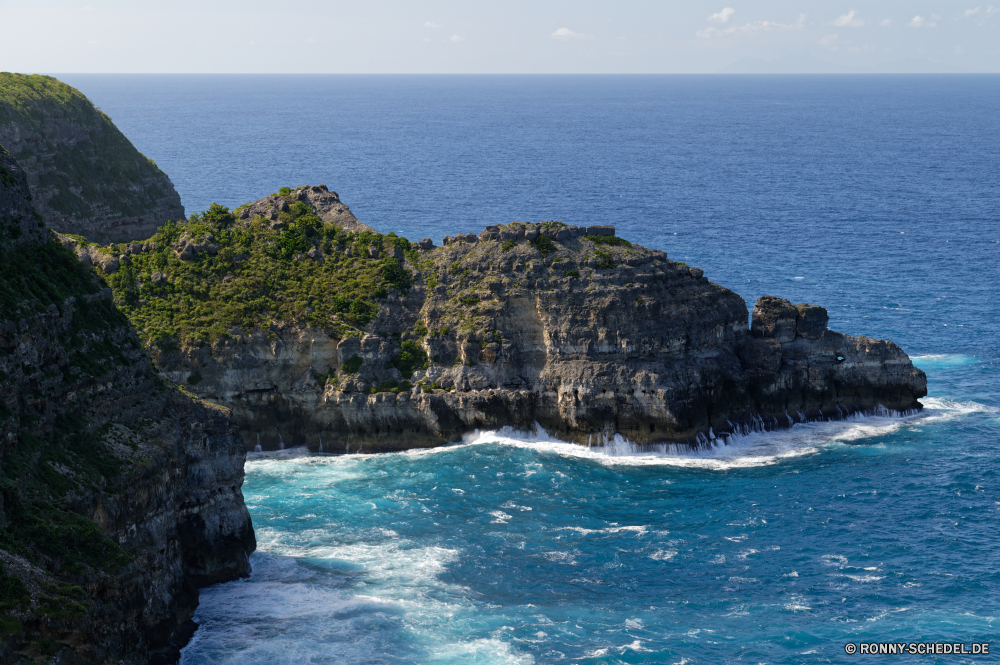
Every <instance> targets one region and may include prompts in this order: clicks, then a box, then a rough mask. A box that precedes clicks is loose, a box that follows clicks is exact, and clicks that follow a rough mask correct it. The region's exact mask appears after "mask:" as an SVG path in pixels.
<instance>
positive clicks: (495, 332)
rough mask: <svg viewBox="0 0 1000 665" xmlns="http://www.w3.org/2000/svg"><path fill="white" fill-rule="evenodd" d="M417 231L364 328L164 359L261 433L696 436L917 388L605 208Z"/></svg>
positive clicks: (868, 352) (291, 440) (305, 332)
mask: <svg viewBox="0 0 1000 665" xmlns="http://www.w3.org/2000/svg"><path fill="white" fill-rule="evenodd" d="M415 249H416V251H415V252H411V253H410V254H407V256H406V260H405V262H404V267H405V268H406V269H408V270H409V271H410V272H411V274H412V285H411V287H410V288H409V289H407V290H403V291H397V290H394V289H390V290H389V292H388V296H387V297H386V298H384V299H383V300H381V301H380V305H379V312H378V316H377V317H376V318H375V319H374V320H372V321H371V322H370V323H368V324H367V325H365V326H363V327H362V328H360V329H357V328H355V329H353V330H351V329H349V328H345V327H343V326H342V325H340V324H337V323H336V322H337V321H339V319H334V320H331V323H330V326H329V327H323V326H317V325H307V324H305V323H304V322H296V321H286V322H283V323H275V324H274V325H272V326H271V328H270V329H268V330H256V331H241V330H233V331H231V333H232V335H231V336H230V337H227V338H223V339H219V340H217V341H216V342H215V343H213V344H210V345H209V344H202V345H197V346H186V347H184V348H182V349H180V350H174V351H161V350H154V359H155V362H156V364H157V366H158V367H159V368H160V369H161V370H162V371H163V372H164V373H165V374H166V375H167V376H169V377H171V378H172V379H173V380H175V381H178V382H184V381H187V382H189V383H190V384H192V385H191V387H192V389H193V390H194V391H196V392H197V393H198V394H199V395H201V396H203V397H205V398H206V399H209V400H212V401H215V402H217V403H219V404H224V405H225V406H227V407H229V408H231V409H232V410H233V412H234V415H235V416H236V419H237V421H238V422H239V423H240V430H241V433H242V434H243V439H244V442H245V443H246V445H247V447H248V448H249V449H251V450H253V449H254V448H256V447H257V446H258V445H259V446H260V447H261V448H262V449H274V448H277V447H280V446H282V445H284V446H288V445H293V444H303V443H305V444H307V445H308V446H309V447H310V448H311V449H314V450H316V449H319V447H320V445H322V446H323V450H326V451H333V452H344V451H347V450H350V451H358V450H361V451H383V450H398V449H403V448H409V447H415V446H433V445H440V444H443V443H447V442H449V441H454V440H456V439H458V438H459V437H460V436H461V435H462V434H463V433H465V432H468V431H471V430H473V429H476V428H497V427H502V426H513V427H517V428H524V429H530V428H532V427H533V426H534V424H535V423H539V424H540V425H542V426H543V427H545V428H546V429H547V430H549V431H550V432H551V433H554V434H556V435H557V436H560V437H562V438H564V439H566V440H571V441H577V442H599V441H602V440H604V439H605V438H606V437H608V436H610V435H612V434H614V433H620V434H622V435H624V436H626V437H628V438H629V439H631V440H632V441H634V442H636V443H638V444H656V443H660V442H688V443H692V444H695V443H697V442H699V441H704V440H705V439H706V438H711V437H718V436H723V435H725V434H727V433H732V432H739V431H745V430H746V429H748V428H750V429H767V428H776V427H787V426H789V425H791V424H793V423H795V422H803V421H808V420H816V419H827V418H840V417H843V416H846V415H848V414H853V413H858V412H866V411H873V410H883V409H885V410H889V411H895V412H905V411H909V410H912V409H919V408H921V407H920V403H919V402H918V401H917V400H918V399H919V398H920V397H922V396H923V395H925V394H926V378H925V376H924V374H923V372H921V371H920V370H919V369H916V368H915V367H913V365H912V364H911V363H910V360H909V358H908V357H907V355H906V354H905V353H904V352H903V350H902V349H900V348H899V347H898V346H897V345H895V344H893V343H892V342H888V341H881V340H873V339H868V338H866V337H851V336H848V335H842V334H840V333H836V332H833V331H830V330H828V329H827V321H828V319H829V317H828V316H827V313H826V311H825V310H824V309H823V308H821V307H816V306H812V305H805V304H803V305H792V304H791V303H788V302H787V301H785V300H781V299H778V298H771V297H765V298H761V299H760V301H759V302H758V304H757V306H756V307H755V310H754V315H753V325H752V327H750V328H748V326H747V319H748V312H747V308H746V305H745V303H744V301H743V299H742V298H741V297H739V296H738V295H737V294H735V293H733V292H732V291H729V290H728V289H725V288H723V287H721V286H719V285H717V284H713V283H711V282H709V281H708V279H707V278H706V277H704V275H703V272H702V271H701V270H700V269H698V268H692V267H689V266H687V265H685V264H683V263H677V262H675V261H671V260H669V259H668V258H667V255H666V254H664V253H663V252H661V251H657V250H651V249H647V248H643V247H639V246H637V245H634V244H630V243H628V242H627V241H624V240H622V239H619V238H617V237H615V235H614V229H613V227H608V226H603V225H602V226H598V227H570V226H566V225H562V224H557V223H549V224H544V225H530V224H528V225H526V224H520V223H514V224H509V225H497V226H490V227H487V228H486V229H485V230H484V231H483V232H481V233H479V234H477V235H473V234H469V233H465V234H457V235H455V236H449V237H446V238H445V245H444V246H443V247H437V248H433V247H432V246H431V247H429V248H423V247H421V245H420V244H419V243H418V244H417V246H416V248H415ZM351 251H352V249H351V246H350V245H348V246H347V249H346V250H344V252H345V253H347V254H349V253H350V252H351ZM335 259H336V257H335V256H332V255H331V256H330V257H329V258H328V260H335ZM370 260H376V259H375V258H372V259H370ZM329 297H331V298H333V297H336V293H330V294H329ZM407 358H409V359H410V360H407ZM414 358H416V361H412V360H413V359H414ZM411 361H412V362H411ZM424 361H426V363H425V362H424ZM414 366H416V367H418V369H416V370H415V371H412V368H413V367H414ZM411 371H412V373H411Z"/></svg>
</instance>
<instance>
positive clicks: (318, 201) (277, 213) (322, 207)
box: [235, 185, 375, 232]
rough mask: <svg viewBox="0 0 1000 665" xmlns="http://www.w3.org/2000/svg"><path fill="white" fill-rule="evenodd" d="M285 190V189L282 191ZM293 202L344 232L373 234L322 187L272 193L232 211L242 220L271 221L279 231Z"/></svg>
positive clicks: (371, 229)
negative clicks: (283, 218) (307, 207)
mask: <svg viewBox="0 0 1000 665" xmlns="http://www.w3.org/2000/svg"><path fill="white" fill-rule="evenodd" d="M282 191H285V190H282ZM297 202H302V203H305V204H306V205H308V206H309V207H310V208H312V210H313V211H314V212H315V213H316V214H317V215H318V216H319V218H320V219H322V220H323V221H324V222H327V223H330V224H336V225H337V226H339V227H340V228H342V229H344V230H345V231H355V232H360V231H374V230H375V229H373V228H372V227H370V226H368V225H367V224H362V223H361V222H359V221H358V220H357V218H356V217H355V216H354V214H353V213H352V212H351V210H350V208H348V207H347V206H346V205H344V204H343V203H341V201H340V197H339V196H338V195H337V192H331V191H330V190H329V189H327V187H326V185H315V186H312V187H299V188H297V189H294V190H292V189H289V190H288V193H287V194H282V193H278V194H272V195H271V196H267V197H265V198H263V199H260V200H258V201H254V202H253V203H249V204H247V205H245V206H241V207H239V208H237V209H236V210H235V213H236V215H237V216H238V217H239V218H240V219H243V220H251V219H256V218H261V219H264V220H267V221H269V222H271V224H272V227H273V228H280V226H281V225H282V222H281V213H283V212H288V210H289V207H290V206H292V205H294V204H295V203H297Z"/></svg>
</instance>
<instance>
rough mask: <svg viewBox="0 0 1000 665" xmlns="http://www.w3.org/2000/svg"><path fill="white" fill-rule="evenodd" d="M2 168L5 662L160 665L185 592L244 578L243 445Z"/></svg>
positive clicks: (181, 617)
mask: <svg viewBox="0 0 1000 665" xmlns="http://www.w3.org/2000/svg"><path fill="white" fill-rule="evenodd" d="M2 174H7V175H9V176H10V177H5V178H4V179H3V181H2V182H0V226H3V228H4V229H5V234H6V237H7V238H8V240H7V242H5V243H4V245H3V247H2V248H0V640H2V648H0V662H4V663H6V662H19V659H20V658H22V657H27V658H32V659H36V660H38V661H50V662H59V663H112V662H114V663H147V662H170V660H171V655H173V656H176V655H177V654H176V648H173V649H172V648H171V645H170V641H171V638H172V636H174V635H175V633H177V632H178V629H179V628H180V627H181V626H182V624H183V623H184V622H185V621H186V620H188V619H189V618H190V617H191V615H192V613H193V611H194V608H195V607H196V605H197V600H198V588H199V587H201V586H205V585H208V584H214V583H216V582H221V581H226V580H231V579H235V578H237V577H240V576H245V575H246V574H247V573H248V572H249V564H248V561H247V556H248V555H249V553H250V552H252V551H253V550H254V548H255V540H254V535H253V529H252V527H251V524H250V517H249V514H248V512H247V509H246V507H245V505H244V502H243V496H242V492H241V490H240V487H241V485H242V482H243V461H244V458H245V451H244V448H243V445H242V442H241V440H240V437H239V435H238V432H237V431H236V429H235V428H234V427H233V426H232V424H231V422H230V416H229V413H228V411H227V410H226V409H225V408H223V407H219V406H216V405H212V404H208V403H204V402H201V401H199V400H197V399H195V398H193V397H191V396H188V395H185V394H184V393H182V392H180V391H178V390H177V389H176V388H171V387H168V386H167V385H166V384H164V383H163V381H162V379H160V378H159V377H158V376H157V375H156V372H155V371H154V370H153V368H151V367H150V363H149V359H148V356H147V355H146V354H145V352H144V350H143V348H142V345H141V343H140V342H139V340H138V338H137V337H136V334H135V331H134V329H133V328H132V326H131V324H130V323H129V322H128V320H127V319H126V318H125V316H124V315H123V314H122V313H121V312H120V311H119V310H118V309H117V308H116V307H115V306H114V303H113V301H112V296H111V289H109V288H106V287H103V285H102V284H100V283H99V282H98V281H97V279H96V277H95V276H94V275H93V273H92V272H91V271H90V270H88V269H87V268H85V267H84V266H83V265H82V264H81V263H80V262H79V261H78V260H77V259H76V258H75V257H74V256H73V254H72V252H71V251H70V250H69V249H67V248H65V247H63V246H62V245H61V244H60V243H58V242H55V241H54V240H53V238H52V236H51V233H49V232H47V231H43V230H42V229H41V228H40V226H39V224H38V222H37V221H36V220H35V217H34V216H33V215H31V213H32V212H33V211H32V210H31V206H30V203H29V202H28V189H27V184H26V182H25V178H24V176H23V173H22V172H20V169H19V168H18V167H17V165H16V163H14V162H13V160H12V159H11V158H10V156H9V155H6V154H3V155H0V175H2ZM15 227H17V228H18V229H19V230H18V231H14V232H11V229H13V228H15ZM12 236H16V237H14V238H13V239H12ZM181 632H183V631H181ZM151 659H152V660H151Z"/></svg>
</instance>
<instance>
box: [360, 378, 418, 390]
mask: <svg viewBox="0 0 1000 665" xmlns="http://www.w3.org/2000/svg"><path fill="white" fill-rule="evenodd" d="M411 388H413V384H412V383H410V382H409V381H396V379H389V380H388V381H383V382H381V383H380V384H378V385H377V386H373V387H371V388H369V389H368V392H369V393H372V394H375V393H406V392H409V391H410V389H411Z"/></svg>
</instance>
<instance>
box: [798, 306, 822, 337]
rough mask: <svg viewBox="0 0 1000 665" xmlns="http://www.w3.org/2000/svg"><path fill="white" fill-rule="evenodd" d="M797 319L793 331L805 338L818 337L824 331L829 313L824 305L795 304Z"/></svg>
mask: <svg viewBox="0 0 1000 665" xmlns="http://www.w3.org/2000/svg"><path fill="white" fill-rule="evenodd" d="M795 309H796V310H797V311H798V314H799V316H798V319H796V321H795V332H796V334H797V335H798V336H800V337H804V338H805V339H819V338H821V337H822V336H823V334H824V333H825V332H826V326H827V324H828V323H829V322H830V315H829V314H827V312H826V308H825V307H817V306H816V305H807V304H805V303H802V304H801V305H796V306H795Z"/></svg>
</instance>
